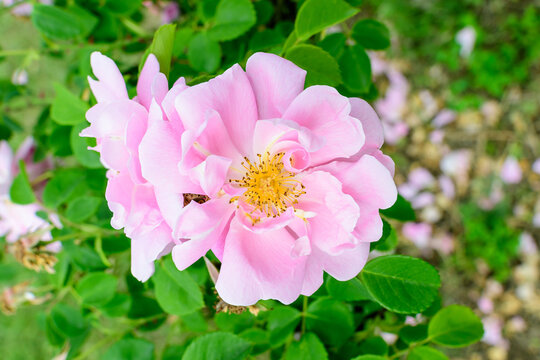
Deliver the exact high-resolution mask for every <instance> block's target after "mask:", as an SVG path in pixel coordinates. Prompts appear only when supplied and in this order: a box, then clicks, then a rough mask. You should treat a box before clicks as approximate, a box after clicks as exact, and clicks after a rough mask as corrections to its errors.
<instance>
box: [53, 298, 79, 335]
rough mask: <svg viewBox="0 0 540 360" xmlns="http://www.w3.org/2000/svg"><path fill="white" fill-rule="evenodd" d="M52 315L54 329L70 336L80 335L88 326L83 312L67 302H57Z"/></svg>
mask: <svg viewBox="0 0 540 360" xmlns="http://www.w3.org/2000/svg"><path fill="white" fill-rule="evenodd" d="M50 316H51V320H52V325H53V326H54V329H55V330H57V331H58V332H59V333H60V334H62V335H63V336H65V337H68V338H73V337H77V336H79V335H80V334H81V333H82V332H84V330H85V329H86V327H87V324H86V321H85V320H84V318H83V316H82V314H81V312H80V311H79V310H76V309H74V308H72V307H71V306H68V305H66V304H61V303H60V304H56V305H55V306H54V308H53V309H52V311H51V315H50Z"/></svg>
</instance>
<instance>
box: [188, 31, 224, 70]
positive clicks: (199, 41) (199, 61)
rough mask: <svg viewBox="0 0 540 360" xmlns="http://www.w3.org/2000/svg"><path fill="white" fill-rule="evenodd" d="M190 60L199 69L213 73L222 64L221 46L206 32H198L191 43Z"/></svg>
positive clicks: (189, 49)
mask: <svg viewBox="0 0 540 360" xmlns="http://www.w3.org/2000/svg"><path fill="white" fill-rule="evenodd" d="M188 60H189V63H190V64H191V66H192V67H193V68H194V69H195V70H198V71H204V72H207V73H213V72H214V71H216V70H217V68H218V67H219V65H220V64H221V47H220V46H219V44H218V43H217V42H216V41H214V40H212V39H210V37H209V36H208V34H206V33H198V34H197V35H195V36H193V38H192V39H191V41H190V43H189V48H188Z"/></svg>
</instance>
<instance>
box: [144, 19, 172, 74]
mask: <svg viewBox="0 0 540 360" xmlns="http://www.w3.org/2000/svg"><path fill="white" fill-rule="evenodd" d="M175 30H176V25H173V24H167V25H162V26H161V27H160V28H159V29H158V30H157V31H156V33H155V34H154V40H152V44H151V45H150V48H149V52H150V53H151V54H154V55H155V56H156V58H157V59H158V62H159V71H160V72H162V73H163V74H165V76H168V75H169V70H170V68H171V58H172V50H173V46H174V34H175Z"/></svg>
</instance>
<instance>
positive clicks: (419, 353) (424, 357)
mask: <svg viewBox="0 0 540 360" xmlns="http://www.w3.org/2000/svg"><path fill="white" fill-rule="evenodd" d="M407 360H448V357H447V356H446V355H444V354H443V353H442V352H440V351H439V350H436V349H433V348H430V347H428V346H421V347H417V348H414V349H412V350H411V352H410V353H409V356H407Z"/></svg>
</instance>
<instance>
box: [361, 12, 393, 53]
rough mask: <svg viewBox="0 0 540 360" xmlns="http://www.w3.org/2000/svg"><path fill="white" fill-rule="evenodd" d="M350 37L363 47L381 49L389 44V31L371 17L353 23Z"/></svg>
mask: <svg viewBox="0 0 540 360" xmlns="http://www.w3.org/2000/svg"><path fill="white" fill-rule="evenodd" d="M352 37H353V39H354V40H356V41H357V42H358V44H360V45H362V46H363V47H364V48H365V49H374V50H383V49H386V48H387V47H389V46H390V31H389V30H388V28H387V27H386V26H385V25H384V24H382V23H380V22H378V21H377V20H373V19H364V20H360V21H358V22H357V23H356V24H354V27H353V28H352Z"/></svg>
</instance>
